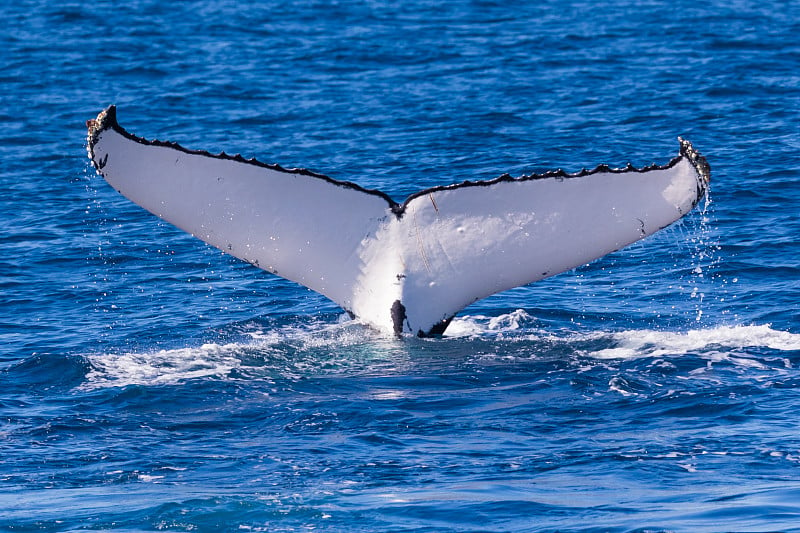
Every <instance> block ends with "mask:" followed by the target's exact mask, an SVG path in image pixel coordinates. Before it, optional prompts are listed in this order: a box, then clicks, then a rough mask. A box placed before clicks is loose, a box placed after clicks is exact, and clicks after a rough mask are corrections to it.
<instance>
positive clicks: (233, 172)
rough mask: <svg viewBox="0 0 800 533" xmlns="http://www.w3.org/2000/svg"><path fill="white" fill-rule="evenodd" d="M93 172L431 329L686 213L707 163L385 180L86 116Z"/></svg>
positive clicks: (223, 237)
mask: <svg viewBox="0 0 800 533" xmlns="http://www.w3.org/2000/svg"><path fill="white" fill-rule="evenodd" d="M87 126H88V129H89V134H88V152H89V157H90V158H91V160H92V163H93V165H94V167H95V168H96V170H97V172H98V173H99V174H101V175H102V176H103V177H104V178H105V179H106V181H108V183H109V184H110V185H111V186H112V187H114V188H115V189H116V190H117V191H119V192H120V193H121V194H123V195H124V196H126V197H127V198H129V199H130V200H132V201H133V202H135V203H136V204H138V205H140V206H141V207H143V208H144V209H146V210H148V211H150V212H151V213H153V214H155V215H157V216H159V217H161V218H162V219H164V220H166V221H168V222H170V223H172V224H174V225H175V226H177V227H179V228H181V229H182V230H184V231H187V232H189V233H191V234H192V235H194V236H195V237H197V238H199V239H201V240H203V241H205V242H206V243H208V244H211V245H212V246H216V247H217V248H219V249H220V250H223V251H224V252H226V253H229V254H231V255H233V256H235V257H238V258H240V259H242V260H244V261H247V262H248V263H251V264H252V265H254V266H257V267H259V268H261V269H264V270H266V271H268V272H271V273H273V274H276V275H279V276H282V277H284V278H287V279H289V280H292V281H294V282H297V283H299V284H301V285H304V286H306V287H308V288H310V289H312V290H314V291H317V292H319V293H321V294H323V295H325V296H327V297H328V298H330V299H331V300H333V301H334V302H335V303H336V304H337V305H339V306H341V307H342V308H343V309H345V310H346V311H347V312H348V313H350V314H351V315H352V316H355V317H358V318H359V319H360V320H362V321H364V322H365V323H367V324H369V325H371V326H374V327H376V328H379V329H381V330H384V331H388V332H393V333H395V334H409V333H410V334H414V335H421V336H425V335H438V334H441V333H443V332H444V330H445V329H446V327H447V325H448V324H449V323H450V320H451V319H452V318H453V316H455V314H456V313H458V311H460V310H461V309H463V308H464V307H466V306H467V305H469V304H471V303H473V302H475V301H477V300H479V299H481V298H485V297H487V296H489V295H491V294H494V293H496V292H500V291H503V290H506V289H510V288H513V287H516V286H519V285H524V284H527V283H531V282H533V281H537V280H540V279H543V278H546V277H549V276H553V275H555V274H558V273H560V272H564V271H566V270H570V269H572V268H575V267H577V266H580V265H583V264H586V263H588V262H590V261H592V260H594V259H597V258H599V257H602V256H604V255H606V254H608V253H610V252H613V251H615V250H618V249H620V248H622V247H624V246H627V245H628V244H631V243H632V242H635V241H637V240H639V239H641V238H644V237H646V236H648V235H651V234H652V233H654V232H656V231H658V230H660V229H662V228H664V227H666V226H668V225H670V224H672V223H673V222H675V221H676V220H678V219H680V218H681V217H682V216H684V215H686V214H687V213H688V212H689V211H691V209H692V208H693V207H694V206H695V205H696V204H697V202H698V201H699V200H700V199H701V198H702V196H703V195H704V194H705V191H706V189H707V187H708V184H709V179H710V169H709V165H708V163H707V161H706V159H705V158H704V157H703V156H702V155H701V154H700V153H699V152H697V151H696V150H695V149H694V148H693V147H692V145H691V143H690V142H689V141H686V140H683V139H680V138H679V142H680V151H679V154H678V155H677V156H676V157H675V158H673V159H672V160H671V161H669V162H668V163H667V164H665V165H652V166H648V167H644V168H634V167H632V166H630V165H629V166H627V167H625V168H621V169H615V168H609V167H608V166H606V165H600V166H598V167H596V168H594V169H593V170H582V171H580V172H577V173H573V174H569V173H566V172H564V171H562V170H557V171H552V172H546V173H544V174H534V175H529V176H521V177H518V178H512V177H511V176H509V175H503V176H500V177H498V178H496V179H493V180H489V181H466V182H463V183H457V184H453V185H447V186H440V187H433V188H430V189H425V190H423V191H419V192H417V193H415V194H412V195H411V196H409V197H408V198H407V199H406V200H405V201H404V202H403V203H397V202H395V201H394V200H392V199H391V198H390V197H389V196H388V195H387V194H385V193H383V192H381V191H377V190H370V189H366V188H363V187H361V186H359V185H357V184H355V183H351V182H346V181H339V180H335V179H332V178H329V177H327V176H324V175H322V174H317V173H315V172H311V171H309V170H305V169H295V168H290V169H287V168H283V167H280V166H278V165H270V164H265V163H262V162H260V161H257V160H255V159H245V158H243V157H242V156H240V155H234V156H230V155H227V154H225V153H221V154H210V153H208V152H205V151H197V150H189V149H186V148H184V147H182V146H180V145H178V144H175V143H170V142H162V141H150V140H146V139H142V138H140V137H137V136H135V135H133V134H131V133H129V132H127V131H125V130H124V129H123V128H122V127H121V126H120V125H119V124H118V122H117V118H116V108H115V107H114V106H111V107H109V108H108V109H106V110H105V111H103V112H102V113H100V115H98V117H97V118H96V119H94V120H90V121H88V122H87Z"/></svg>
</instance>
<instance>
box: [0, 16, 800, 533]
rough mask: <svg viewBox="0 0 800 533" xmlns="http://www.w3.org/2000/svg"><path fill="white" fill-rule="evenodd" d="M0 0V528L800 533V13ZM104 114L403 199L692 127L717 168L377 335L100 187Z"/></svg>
mask: <svg viewBox="0 0 800 533" xmlns="http://www.w3.org/2000/svg"><path fill="white" fill-rule="evenodd" d="M0 12H2V14H3V17H2V21H3V29H2V30H0V84H2V85H0V87H2V91H0V183H1V184H2V196H0V221H1V222H2V228H3V230H2V233H0V246H2V248H0V249H1V250H2V255H0V291H1V292H0V295H2V296H1V297H0V303H2V305H1V306H0V341H1V342H2V351H1V352H0V530H2V531H79V530H105V531H129V532H130V531H161V530H167V531H312V530H313V531H437V532H438V531H515V532H516V531H527V532H533V531H536V532H539V531H587V532H588V531H593V532H600V531H612V532H623V531H639V532H645V531H687V532H701V531H800V430H799V429H798V412H799V411H800V311H798V300H800V244H798V237H799V236H800V216H798V213H799V211H800V179H799V178H800V127H799V126H798V125H800V40H798V37H797V36H798V35H800V4H798V3H797V2H764V3H757V2H744V1H738V0H729V1H727V2H721V1H711V2H689V1H686V0H675V1H673V2H640V3H629V2H621V1H617V0H608V1H601V2H585V1H581V0H564V1H558V2H555V1H552V0H551V1H543V2H531V3H510V2H508V3H505V2H498V1H490V0H483V1H481V0H475V1H464V2H461V1H457V2H446V3H445V2H433V1H429V0H414V1H408V2H402V3H395V2H388V1H386V0H375V1H355V0H343V1H339V2H336V1H330V2H322V1H319V2H318V1H312V2H272V1H268V2H260V3H247V2H234V1H232V0H218V1H212V0H208V1H187V2H162V1H156V0H130V1H128V2H125V3H119V2H109V1H103V0H99V1H95V2H77V1H71V0H64V1H60V2H48V1H44V0H19V1H16V2H13V3H10V2H9V3H6V4H4V7H3V8H2V10H1V11H0ZM112 103H113V104H116V105H117V106H118V113H119V119H120V122H121V123H122V124H123V126H125V127H126V128H127V129H128V130H129V131H131V132H133V133H136V134H137V135H140V136H144V137H147V138H150V139H153V138H158V139H164V140H172V141H177V142H180V143H181V144H182V145H184V146H187V147H190V148H198V149H205V150H209V151H212V152H216V151H221V150H225V151H227V152H228V153H236V152H241V153H242V154H244V155H246V156H248V157H249V156H256V157H258V158H259V159H260V160H262V161H267V162H276V163H279V164H281V165H283V166H287V167H289V166H299V167H306V168H310V169H312V170H315V171H318V172H322V173H325V174H327V175H329V176H331V177H334V178H338V179H343V180H350V181H355V182H357V183H359V184H361V185H363V186H365V187H369V188H379V189H381V190H384V191H386V192H387V193H388V194H390V195H392V196H393V197H394V198H395V199H397V200H402V199H403V198H404V197H405V196H406V195H408V194H410V193H411V192H413V191H415V190H418V189H420V188H423V187H428V186H433V185H442V184H448V183H452V182H455V181H462V180H465V179H472V180H475V179H490V178H493V177H496V176H498V175H500V174H502V173H505V172H508V173H510V174H512V175H521V174H523V173H530V172H541V171H545V170H548V169H553V168H564V169H565V170H568V171H577V170H580V169H581V168H583V167H593V166H595V165H597V164H599V163H608V164H610V165H612V166H623V165H625V164H626V163H627V162H629V161H630V162H632V163H633V164H635V165H637V166H641V165H646V164H650V163H651V162H657V163H665V162H667V161H668V160H669V159H670V158H671V157H673V156H674V155H675V154H676V153H677V150H678V143H677V141H676V137H677V136H679V135H681V136H684V137H686V138H688V139H690V140H691V141H692V142H693V143H694V145H695V146H696V147H697V148H698V149H699V150H700V151H701V152H703V154H704V155H706V156H707V158H708V160H709V162H710V164H711V167H712V189H711V193H710V195H709V197H708V198H707V199H706V200H704V201H703V202H701V204H700V205H699V206H698V209H696V210H695V211H694V212H693V213H692V214H691V215H690V216H689V217H688V218H686V219H684V221H682V222H680V223H679V224H677V225H674V226H672V227H670V228H669V229H667V230H665V231H663V232H661V233H659V234H657V235H655V236H653V237H651V238H649V239H647V240H645V241H643V242H641V243H638V244H636V245H634V246H632V247H630V248H628V249H626V250H623V251H620V252H618V253H615V254H612V255H611V256H608V257H606V258H604V259H602V260H599V261H597V262H595V263H592V264H591V265H588V266H584V267H581V268H579V269H577V270H575V271H573V272H568V273H565V274H562V275H559V276H556V277H554V278H551V279H549V280H546V281H543V282H540V283H537V284H533V285H531V286H527V287H522V288H518V289H515V290H512V291H509V292H506V293H503V294H500V295H496V296H493V297H491V298H489V299H486V300H484V301H481V302H478V303H476V304H475V305H473V306H472V307H470V308H468V309H466V310H465V311H463V312H462V313H461V314H460V315H459V317H458V318H457V319H456V320H455V321H454V322H453V324H452V325H451V326H450V328H449V329H448V332H447V333H448V336H446V337H444V338H442V339H403V340H396V339H387V338H384V337H382V336H380V335H379V334H377V333H375V332H373V331H371V330H369V329H367V328H365V327H363V326H361V325H359V324H358V323H356V322H353V321H351V320H350V319H349V318H347V317H346V316H344V314H343V312H342V311H341V310H340V309H338V308H337V307H336V306H335V305H334V304H332V303H330V302H329V301H327V300H326V299H325V298H323V297H322V296H319V295H317V294H315V293H312V292H310V291H308V290H306V289H304V288H302V287H299V286H297V285H295V284H293V283H291V282H288V281H285V280H282V279H280V278H276V277H274V276H271V275H269V274H266V273H264V272H262V271H260V270H258V269H255V268H253V267H251V266H249V265H247V264H244V263H241V262H238V261H237V260H235V259H232V258H230V257H228V256H226V255H224V254H222V253H221V252H219V251H217V250H214V249H212V248H209V247H207V246H205V245H204V244H202V243H201V242H199V241H197V240H194V239H193V238H191V237H189V236H187V235H185V234H183V233H182V232H180V231H179V230H177V229H175V228H173V227H172V226H169V225H168V224H165V223H162V222H160V221H158V220H157V219H156V218H155V217H153V216H151V215H149V214H147V213H146V212H144V211H142V210H141V209H139V208H138V207H136V206H135V205H133V204H131V203H130V202H128V201H127V200H125V199H124V198H122V197H121V196H119V195H118V194H117V193H116V192H115V191H113V190H112V189H111V188H110V187H109V186H107V185H106V184H105V182H104V181H103V180H102V178H100V177H98V176H97V175H95V173H94V171H93V169H92V168H91V167H90V166H89V162H88V159H87V157H86V146H85V135H86V130H85V125H84V123H85V121H86V120H87V119H90V118H93V117H94V116H96V114H97V113H98V112H99V111H100V110H102V109H103V108H104V107H105V106H107V105H109V104H112ZM498 268H502V266H501V265H498Z"/></svg>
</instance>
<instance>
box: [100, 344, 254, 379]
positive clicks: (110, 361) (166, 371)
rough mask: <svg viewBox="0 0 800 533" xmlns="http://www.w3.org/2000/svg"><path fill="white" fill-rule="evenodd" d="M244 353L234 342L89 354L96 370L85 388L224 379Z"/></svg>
mask: <svg viewBox="0 0 800 533" xmlns="http://www.w3.org/2000/svg"><path fill="white" fill-rule="evenodd" d="M241 352H242V345H240V344H236V343H234V344H203V345H202V346H199V347H195V348H179V349H175V350H158V351H154V352H144V353H122V354H94V355H88V356H86V358H87V360H88V361H89V364H90V365H91V367H92V370H91V371H90V372H89V373H88V374H87V375H86V383H85V388H102V387H125V386H128V385H145V384H146V385H171V384H175V383H178V382H181V381H185V380H189V379H196V378H209V377H216V378H222V377H224V376H227V375H228V374H230V372H231V370H233V369H234V368H237V367H238V366H239V365H241Z"/></svg>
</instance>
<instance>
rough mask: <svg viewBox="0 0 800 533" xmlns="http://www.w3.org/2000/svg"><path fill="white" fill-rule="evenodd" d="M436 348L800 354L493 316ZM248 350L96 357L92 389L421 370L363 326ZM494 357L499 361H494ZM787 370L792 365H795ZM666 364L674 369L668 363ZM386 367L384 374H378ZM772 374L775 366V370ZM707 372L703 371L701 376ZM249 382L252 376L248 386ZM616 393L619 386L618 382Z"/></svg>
mask: <svg viewBox="0 0 800 533" xmlns="http://www.w3.org/2000/svg"><path fill="white" fill-rule="evenodd" d="M447 333H448V335H447V337H446V338H444V339H440V340H433V341H432V342H438V343H466V344H465V345H464V346H463V347H462V348H463V349H459V352H464V353H473V352H472V351H471V348H470V346H469V343H471V342H473V341H474V340H479V341H481V342H485V341H487V340H489V341H492V342H496V343H498V346H503V345H505V347H506V348H508V343H512V344H513V345H519V347H520V349H513V350H511V352H508V353H506V352H507V350H506V349H502V350H501V351H503V352H504V354H505V355H503V357H511V358H512V359H513V358H516V357H525V358H530V357H538V356H541V355H543V354H547V353H551V352H552V350H553V348H554V347H555V348H558V347H559V346H560V347H561V348H563V349H559V350H557V351H558V352H561V353H572V354H575V355H578V356H582V357H590V358H593V359H631V358H640V357H664V356H676V355H683V354H688V353H698V354H701V355H702V357H704V358H707V359H708V360H709V362H710V363H711V362H715V361H718V360H723V359H725V360H732V361H734V362H735V363H736V364H737V365H738V366H743V367H749V368H753V369H757V370H758V369H763V368H765V363H766V364H769V363H767V362H766V361H765V360H764V358H763V357H753V356H750V355H749V354H748V350H747V349H748V348H766V349H770V350H774V351H780V352H786V351H798V350H800V334H796V333H791V332H787V331H779V330H775V329H772V328H771V327H770V326H769V325H746V326H719V327H716V328H710V329H695V330H689V331H686V332H670V331H657V330H649V329H642V330H625V331H619V332H609V331H593V332H570V331H552V330H547V329H543V328H541V327H538V326H537V323H536V320H535V319H534V318H533V317H532V316H531V315H529V314H528V313H526V312H525V311H523V310H517V311H514V312H512V313H507V314H503V315H499V316H496V317H487V316H481V315H474V316H465V317H459V318H457V319H455V320H453V323H452V324H451V325H450V328H449V329H448V331H447ZM242 336H243V337H246V338H245V340H243V341H242V342H233V343H207V344H202V345H200V346H196V347H186V348H177V349H170V350H154V351H145V352H139V353H137V352H128V353H109V354H90V355H86V356H85V357H86V359H87V361H88V363H89V364H90V366H91V370H90V371H89V372H88V374H87V375H86V381H85V382H84V384H83V388H85V389H95V388H105V387H126V386H129V385H174V384H180V383H183V382H185V381H187V380H193V379H224V380H228V379H241V376H242V375H243V374H242V373H241V372H236V371H237V370H239V371H244V374H246V375H249V376H253V375H255V376H262V377H273V376H282V377H285V378H293V377H299V376H307V375H309V374H313V373H316V372H321V371H324V372H326V373H327V372H334V373H338V372H344V373H347V372H363V371H367V372H369V371H370V369H373V368H379V367H381V368H384V369H388V368H389V367H391V368H394V369H396V370H399V369H400V367H401V366H405V365H410V364H414V361H415V359H416V357H417V356H416V355H415V353H416V352H415V350H416V348H415V347H418V345H417V344H415V343H409V342H404V341H398V340H397V339H394V338H387V337H385V336H382V335H380V334H377V333H375V332H374V331H372V330H370V329H369V328H367V327H365V326H363V325H361V324H359V323H358V322H356V321H351V320H345V321H342V320H340V321H338V322H336V323H330V322H321V323H317V322H315V323H312V324H304V325H291V326H285V327H282V328H277V329H275V330H265V329H264V328H261V327H256V326H254V327H253V328H252V329H251V330H249V331H245V332H242ZM487 357H496V355H494V356H487ZM777 357H779V358H780V359H783V365H784V366H785V367H787V368H788V367H790V366H791V362H790V361H789V359H786V358H784V357H783V356H780V355H778V356H777ZM665 364H667V363H665ZM381 365H383V366H381ZM770 366H772V365H771V364H770ZM703 370H704V369H703V368H700V369H697V370H696V371H697V372H702V371H703ZM245 379H247V378H245ZM612 385H613V384H612Z"/></svg>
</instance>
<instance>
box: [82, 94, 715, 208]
mask: <svg viewBox="0 0 800 533" xmlns="http://www.w3.org/2000/svg"><path fill="white" fill-rule="evenodd" d="M86 126H87V128H88V130H89V132H88V137H87V142H88V150H89V156H90V158H91V160H92V164H93V165H94V167H95V168H96V169H97V171H98V172H99V173H101V174H102V169H103V166H104V162H103V163H102V164H101V163H100V162H98V161H95V159H94V145H95V143H96V142H97V138H98V136H99V135H100V133H101V132H103V131H104V130H107V129H112V130H114V131H116V132H117V133H119V134H120V135H123V136H124V137H127V138H128V139H131V140H133V141H136V142H137V143H140V144H145V145H148V146H163V147H167V148H172V149H174V150H179V151H181V152H185V153H187V154H193V155H202V156H206V157H214V158H217V159H226V160H231V161H238V162H240V163H246V164H250V165H255V166H259V167H263V168H268V169H270V170H275V171H278V172H285V173H287V174H301V175H304V176H311V177H314V178H319V179H321V180H325V181H327V182H329V183H332V184H334V185H337V186H339V187H346V188H348V189H353V190H356V191H359V192H363V193H366V194H371V195H374V196H379V197H381V198H383V199H384V200H385V201H386V202H387V203H388V204H389V208H390V209H391V210H392V212H393V213H394V214H395V215H396V216H397V218H402V216H403V214H404V213H405V210H406V207H407V206H408V204H409V202H411V201H412V200H413V199H415V198H418V197H420V196H425V195H427V194H429V193H434V192H437V191H448V190H453V189H458V188H461V187H488V186H490V185H494V184H496V183H502V182H521V181H529V180H540V179H548V178H558V179H564V178H581V177H584V176H589V175H591V174H598V173H602V172H612V173H615V174H622V173H625V172H640V173H643V172H649V171H651V170H663V169H668V168H671V167H673V166H675V165H676V164H678V162H679V161H680V160H681V159H682V158H684V157H685V158H687V159H688V160H689V162H690V163H691V164H692V166H694V168H695V171H696V172H697V176H698V181H697V198H696V200H695V202H694V204H693V206H692V207H694V206H695V205H697V202H699V201H700V199H701V198H702V197H703V195H704V194H705V192H706V189H707V188H708V184H709V181H710V179H711V167H710V166H709V164H708V161H707V160H706V158H705V157H704V156H703V155H702V154H701V153H700V152H699V151H697V150H696V149H695V148H694V147H693V146H692V143H691V142H689V141H688V140H685V139H683V138H681V137H678V141H679V142H680V153H679V155H677V156H676V157H674V158H672V160H670V161H669V163H667V164H666V165H656V164H655V163H653V164H652V165H648V166H644V167H634V166H633V165H631V164H630V163H628V165H627V166H625V167H622V168H611V167H609V166H608V165H605V164H602V165H598V166H596V167H595V168H593V169H591V170H588V169H585V168H584V169H582V170H580V171H578V172H572V173H570V172H566V171H565V170H563V169H560V168H559V169H557V170H550V171H547V172H543V173H541V174H536V173H534V174H526V175H522V176H519V177H516V178H515V177H512V176H511V175H510V174H503V175H502V176H498V177H496V178H494V179H491V180H479V181H469V180H467V181H463V182H461V183H453V184H450V185H437V186H435V187H430V188H428V189H424V190H421V191H418V192H415V193H413V194H411V195H410V196H409V197H408V198H406V199H405V201H404V202H403V203H402V204H398V203H397V202H395V201H394V200H393V199H392V198H391V197H390V196H389V195H388V194H386V193H385V192H383V191H379V190H376V189H366V188H364V187H362V186H361V185H358V184H357V183H353V182H350V181H341V180H337V179H333V178H331V177H328V176H326V175H324V174H319V173H317V172H314V171H311V170H308V169H305V168H284V167H282V166H280V165H276V164H269V163H263V162H261V161H259V160H257V159H256V158H254V157H253V158H250V159H245V158H244V157H242V155H240V154H236V155H228V154H226V153H225V152H220V153H219V154H212V153H209V152H207V151H205V150H190V149H188V148H184V147H183V146H181V145H180V144H178V143H175V142H170V141H159V140H152V141H151V140H147V139H144V138H142V137H137V136H136V135H134V134H132V133H129V132H128V131H126V130H125V129H124V128H123V127H122V126H120V125H119V123H118V122H117V107H116V106H115V105H111V106H108V107H107V108H106V109H105V110H104V111H102V112H101V113H100V114H99V115H97V118H96V119H92V120H87V121H86Z"/></svg>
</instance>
